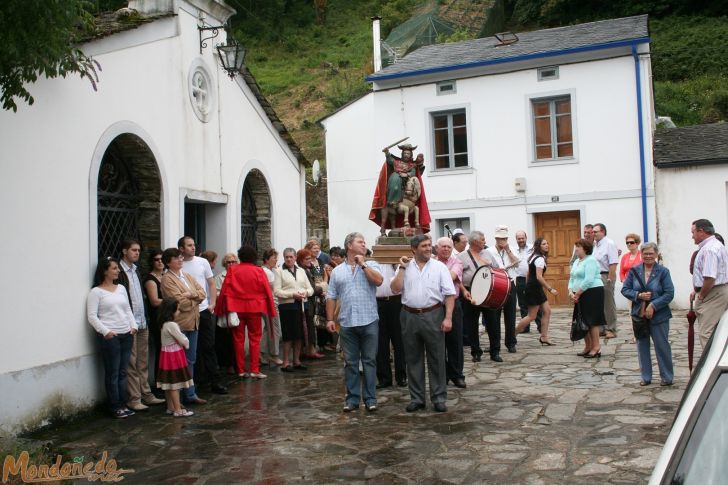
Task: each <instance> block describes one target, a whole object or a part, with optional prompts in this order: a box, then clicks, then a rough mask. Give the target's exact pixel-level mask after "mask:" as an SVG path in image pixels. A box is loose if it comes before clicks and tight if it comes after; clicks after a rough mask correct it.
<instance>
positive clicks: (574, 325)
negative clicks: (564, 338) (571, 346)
mask: <svg viewBox="0 0 728 485" xmlns="http://www.w3.org/2000/svg"><path fill="white" fill-rule="evenodd" d="M588 333H589V325H587V324H586V322H585V321H584V318H583V317H582V316H581V309H580V308H579V304H578V303H577V304H576V305H574V315H573V316H572V317H571V333H570V334H569V338H570V339H571V341H572V342H576V341H577V340H582V339H583V338H584V337H585V336H586V334H588Z"/></svg>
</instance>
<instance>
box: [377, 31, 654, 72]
mask: <svg viewBox="0 0 728 485" xmlns="http://www.w3.org/2000/svg"><path fill="white" fill-rule="evenodd" d="M649 43H650V38H649V37H640V38H637V39H629V40H620V41H615V42H606V43H602V44H592V45H587V46H581V47H572V48H569V49H559V50H555V51H547V52H536V53H533V54H524V55H520V56H511V57H503V58H500V59H488V60H483V61H476V62H468V63H465V64H453V65H449V66H440V67H432V68H428V69H420V70H416V71H406V72H398V73H393V74H383V75H379V76H377V75H376V74H374V75H371V76H367V77H366V80H367V81H369V82H378V81H387V80H392V79H401V78H411V77H416V76H423V75H426V74H437V73H442V72H450V71H460V70H463V69H473V68H478V67H487V66H494V65H498V64H506V63H510V62H522V61H528V60H532V59H544V58H549V57H556V56H563V55H569V54H578V53H581V52H591V51H598V50H606V49H615V48H619V47H632V46H637V45H640V44H649Z"/></svg>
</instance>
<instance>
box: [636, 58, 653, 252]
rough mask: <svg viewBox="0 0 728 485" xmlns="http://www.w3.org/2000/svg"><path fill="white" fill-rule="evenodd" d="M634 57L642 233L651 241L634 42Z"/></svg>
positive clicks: (639, 72)
mask: <svg viewBox="0 0 728 485" xmlns="http://www.w3.org/2000/svg"><path fill="white" fill-rule="evenodd" d="M632 57H633V58H634V74H635V80H636V89H637V129H638V130H639V140H640V191H641V194H642V234H643V240H644V241H645V242H646V241H649V240H650V236H649V232H648V227H647V180H646V175H645V134H644V123H643V119H642V118H643V114H642V72H641V70H640V58H639V55H638V54H637V45H636V44H632Z"/></svg>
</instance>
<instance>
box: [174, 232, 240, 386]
mask: <svg viewBox="0 0 728 485" xmlns="http://www.w3.org/2000/svg"><path fill="white" fill-rule="evenodd" d="M177 247H178V248H179V250H180V251H181V252H182V256H183V257H184V261H183V263H182V269H183V270H184V272H185V273H187V274H189V275H190V276H192V277H193V278H194V279H195V281H197V282H198V283H199V284H200V286H201V287H202V288H203V289H204V290H205V293H206V294H207V297H206V298H205V299H204V300H202V303H200V305H199V308H200V328H199V330H198V334H197V359H196V365H195V367H196V369H195V372H194V375H195V384H198V383H202V382H205V383H207V384H209V385H210V390H211V391H212V392H214V393H215V394H227V393H228V390H227V388H226V387H225V386H223V385H221V384H220V382H219V381H220V374H219V372H218V369H217V352H216V351H215V316H214V314H213V312H214V311H215V303H216V302H217V288H216V286H215V278H214V277H213V275H212V268H210V263H209V262H208V261H207V260H206V259H205V258H201V257H199V256H195V251H196V249H197V248H196V247H195V240H194V239H192V238H191V237H189V236H183V237H181V238H180V239H179V241H177ZM239 372H240V371H239Z"/></svg>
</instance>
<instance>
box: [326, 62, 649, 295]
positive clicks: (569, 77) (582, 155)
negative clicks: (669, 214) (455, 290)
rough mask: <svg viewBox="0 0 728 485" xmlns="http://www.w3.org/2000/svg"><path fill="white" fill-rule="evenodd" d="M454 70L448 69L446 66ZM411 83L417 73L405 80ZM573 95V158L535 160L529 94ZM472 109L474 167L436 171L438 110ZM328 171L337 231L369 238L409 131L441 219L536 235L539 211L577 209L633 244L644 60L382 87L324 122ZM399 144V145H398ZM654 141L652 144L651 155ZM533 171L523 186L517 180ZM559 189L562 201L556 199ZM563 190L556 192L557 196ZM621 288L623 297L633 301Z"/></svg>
mask: <svg viewBox="0 0 728 485" xmlns="http://www.w3.org/2000/svg"><path fill="white" fill-rule="evenodd" d="M640 69H641V75H642V83H643V84H642V88H643V89H642V95H643V106H644V114H643V116H644V126H645V146H647V147H651V143H652V141H651V133H650V131H651V126H652V114H651V113H652V109H651V99H652V95H651V88H650V83H649V82H647V81H646V80H647V79H649V60H648V59H642V60H641V62H640ZM442 76H445V75H442ZM408 82H411V83H413V82H414V81H411V80H408ZM561 95H569V96H571V101H572V116H573V119H572V126H573V132H574V143H575V148H574V154H575V156H574V158H573V159H572V160H562V161H558V162H534V161H533V159H534V154H533V125H532V118H531V117H532V115H531V101H530V100H531V99H534V98H546V97H552V96H561ZM453 109H464V110H465V112H466V116H467V135H468V153H469V165H470V166H469V167H467V168H458V169H447V170H435V169H434V163H433V159H434V140H433V131H432V125H431V123H432V122H431V113H433V112H441V111H448V110H453ZM323 124H324V126H325V128H326V150H327V151H326V156H327V168H328V174H329V179H328V183H329V207H330V214H329V221H330V231H331V234H332V240H337V239H342V238H343V236H344V235H345V234H346V232H348V231H350V230H359V231H362V232H363V233H364V234H365V236H366V237H367V239H368V240H371V239H373V238H374V237H375V236H376V235H377V234H378V230H379V228H378V226H376V224H374V223H373V222H370V221H368V220H367V216H368V214H369V210H370V207H371V200H372V195H373V193H374V188H375V184H376V180H377V176H378V173H379V170H380V168H381V166H382V163H383V161H384V157H383V154H382V153H381V149H382V148H383V147H384V146H386V145H389V144H390V143H392V142H394V141H396V140H398V139H400V138H403V137H405V136H409V137H410V139H409V140H408V142H411V143H412V144H414V145H418V148H417V150H416V151H415V152H416V153H418V152H421V153H423V154H424V157H425V161H426V164H427V170H426V172H425V174H424V175H423V182H424V185H425V192H426V194H427V200H428V203H429V207H430V212H431V215H432V219H433V224H432V228H433V236H440V235H442V234H440V233H439V230H438V229H437V224H435V221H436V220H438V219H450V218H470V228H471V229H479V230H482V231H483V232H484V233H485V234H486V238H487V239H488V240H492V234H493V231H494V229H495V226H496V225H498V224H506V225H508V226H510V227H511V228H512V229H513V230H515V229H521V228H523V229H526V230H527V231H528V233H529V239H530V240H531V241H532V240H533V239H534V236H535V235H534V234H533V233H534V224H535V218H534V215H533V214H534V213H537V212H551V211H562V210H579V211H580V212H581V222H582V224H584V223H587V222H590V223H596V222H602V223H604V224H606V226H607V228H608V231H609V234H608V235H609V237H611V238H612V239H614V240H615V242H616V243H617V245H618V246H619V247H620V248H624V235H625V234H627V233H628V232H637V233H640V234H641V233H642V208H641V198H640V197H641V188H640V151H639V150H640V149H639V135H638V117H637V95H636V81H635V65H634V59H633V58H632V57H631V56H624V57H617V58H612V59H604V60H598V61H592V62H580V63H573V64H562V65H560V66H559V78H558V79H556V80H551V81H538V78H537V70H536V69H535V68H534V69H526V70H520V71H515V72H507V73H502V74H493V75H481V76H477V77H471V78H465V79H457V80H456V93H454V94H448V95H439V96H438V95H437V93H436V84H435V83H432V82H431V83H426V84H421V85H411V86H407V87H400V88H393V89H386V90H378V91H374V92H372V93H370V94H369V95H367V96H366V97H365V98H362V99H361V100H359V101H357V102H356V103H354V104H352V105H350V106H348V107H346V108H344V109H343V110H341V111H339V112H337V113H335V114H333V115H332V116H330V117H329V118H327V119H325V120H324V121H323ZM393 151H394V153H395V154H397V155H398V154H399V150H397V149H393ZM650 152H651V150H650V149H649V148H648V150H647V153H648V155H649V153H650ZM650 161H651V156H648V158H647V164H646V165H647V166H646V185H647V192H646V193H647V207H648V217H647V220H648V227H649V231H650V238H653V239H654V237H655V209H654V187H653V184H652V180H653V174H652V167H651V163H650ZM520 177H523V178H525V180H526V185H527V190H526V192H525V193H523V192H517V191H516V189H515V186H514V183H515V179H516V178H520ZM554 198H558V199H554ZM555 200H556V201H555ZM622 300H623V299H622V298H621V297H620V296H618V297H617V302H618V303H619V304H620V306H621V307H622V308H626V302H625V301H622Z"/></svg>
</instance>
